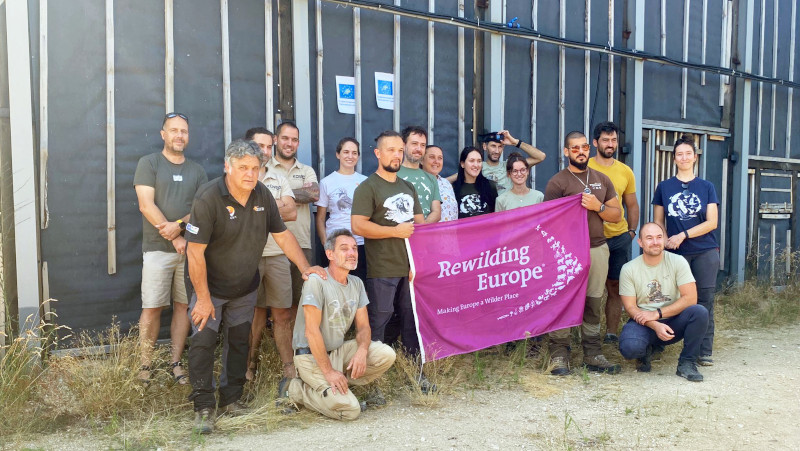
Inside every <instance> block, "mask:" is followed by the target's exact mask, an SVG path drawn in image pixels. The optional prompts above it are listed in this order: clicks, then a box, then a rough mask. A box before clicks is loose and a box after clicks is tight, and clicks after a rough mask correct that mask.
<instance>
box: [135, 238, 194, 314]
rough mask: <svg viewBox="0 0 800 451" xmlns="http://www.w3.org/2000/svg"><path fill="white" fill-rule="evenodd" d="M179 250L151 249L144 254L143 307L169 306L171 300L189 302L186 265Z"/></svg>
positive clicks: (181, 302)
mask: <svg viewBox="0 0 800 451" xmlns="http://www.w3.org/2000/svg"><path fill="white" fill-rule="evenodd" d="M185 264H186V256H185V255H181V254H178V253H177V252H162V251H150V252H145V253H144V255H143V256H142V308H160V307H168V306H169V301H170V299H172V300H173V301H175V302H177V303H180V304H188V303H189V300H188V299H187V298H186V281H185V280H184V266H185Z"/></svg>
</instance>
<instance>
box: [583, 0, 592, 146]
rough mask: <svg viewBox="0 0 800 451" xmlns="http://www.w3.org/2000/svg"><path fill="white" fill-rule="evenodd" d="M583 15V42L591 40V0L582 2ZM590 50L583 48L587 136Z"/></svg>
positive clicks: (584, 111) (586, 127)
mask: <svg viewBox="0 0 800 451" xmlns="http://www.w3.org/2000/svg"><path fill="white" fill-rule="evenodd" d="M584 5H585V8H584V15H583V36H584V42H591V40H592V0H586V2H584ZM591 55H592V54H591V52H589V51H588V50H584V52H583V133H584V134H585V135H586V136H589V116H590V115H591V112H590V111H589V109H590V108H591V107H590V105H591V102H590V100H591V87H592V82H591V78H590V73H591V70H592V59H591Z"/></svg>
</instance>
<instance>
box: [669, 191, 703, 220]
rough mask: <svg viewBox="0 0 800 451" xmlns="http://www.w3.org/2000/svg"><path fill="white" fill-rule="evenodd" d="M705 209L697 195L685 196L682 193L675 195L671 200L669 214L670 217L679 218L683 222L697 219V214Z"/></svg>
mask: <svg viewBox="0 0 800 451" xmlns="http://www.w3.org/2000/svg"><path fill="white" fill-rule="evenodd" d="M702 208H703V204H702V203H701V202H700V197H698V196H697V194H695V193H689V194H688V195H686V196H684V195H683V193H682V192H680V193H675V194H674V195H673V196H672V197H670V198H669V205H667V212H668V213H669V215H670V216H673V217H677V218H678V219H680V220H681V221H686V220H688V219H692V218H696V217H697V213H699V212H700V210H701V209H702Z"/></svg>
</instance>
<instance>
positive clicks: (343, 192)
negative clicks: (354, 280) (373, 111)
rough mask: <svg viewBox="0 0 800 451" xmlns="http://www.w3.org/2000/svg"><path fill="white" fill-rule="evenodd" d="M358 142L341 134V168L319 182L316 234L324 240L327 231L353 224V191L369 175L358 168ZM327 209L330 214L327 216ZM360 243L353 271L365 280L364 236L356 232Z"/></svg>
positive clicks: (339, 158) (339, 146)
mask: <svg viewBox="0 0 800 451" xmlns="http://www.w3.org/2000/svg"><path fill="white" fill-rule="evenodd" d="M358 155H359V144H358V141H356V139H355V138H350V137H347V138H342V139H341V140H339V144H337V145H336V158H337V159H338V160H339V169H338V170H336V172H332V173H330V174H329V175H328V176H327V177H325V178H323V179H322V180H321V181H320V182H319V200H318V201H317V218H316V220H317V236H319V240H320V242H322V243H323V244H324V243H325V240H327V239H328V234H330V233H331V232H333V231H334V230H336V229H347V230H350V231H351V232H352V231H353V230H352V229H351V228H350V210H351V209H352V208H353V192H354V191H355V190H356V187H357V186H358V185H359V184H361V182H363V181H364V180H366V178H367V177H366V176H365V175H364V174H361V173H359V172H356V164H357V163H358ZM326 213H330V217H329V218H327V220H326V219H325V215H326ZM354 236H355V238H356V244H357V245H358V266H357V267H356V269H355V271H353V272H352V274H353V275H354V276H357V277H358V278H360V279H361V280H363V281H366V280H367V254H366V252H365V251H364V238H363V237H360V236H358V235H354Z"/></svg>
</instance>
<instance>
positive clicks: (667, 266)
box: [619, 252, 694, 312]
mask: <svg viewBox="0 0 800 451" xmlns="http://www.w3.org/2000/svg"><path fill="white" fill-rule="evenodd" d="M663 255H664V258H663V259H662V260H661V263H659V264H657V265H655V266H650V265H648V264H646V263H645V262H644V258H643V257H642V256H641V255H640V256H638V257H636V258H635V259H633V260H631V261H629V262H628V263H625V265H624V266H623V267H622V272H621V273H620V275H619V294H620V295H621V296H636V305H638V306H639V308H640V309H642V310H647V311H651V312H654V311H655V310H656V309H659V308H663V307H666V306H668V305H670V304H672V303H673V302H675V301H677V300H678V298H679V297H681V292H680V290H679V289H678V287H680V286H681V285H685V284H687V283H692V282H694V276H692V269H691V268H690V267H689V262H687V261H686V259H685V258H683V257H682V256H680V255H677V254H673V253H672V252H664V253H663Z"/></svg>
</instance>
